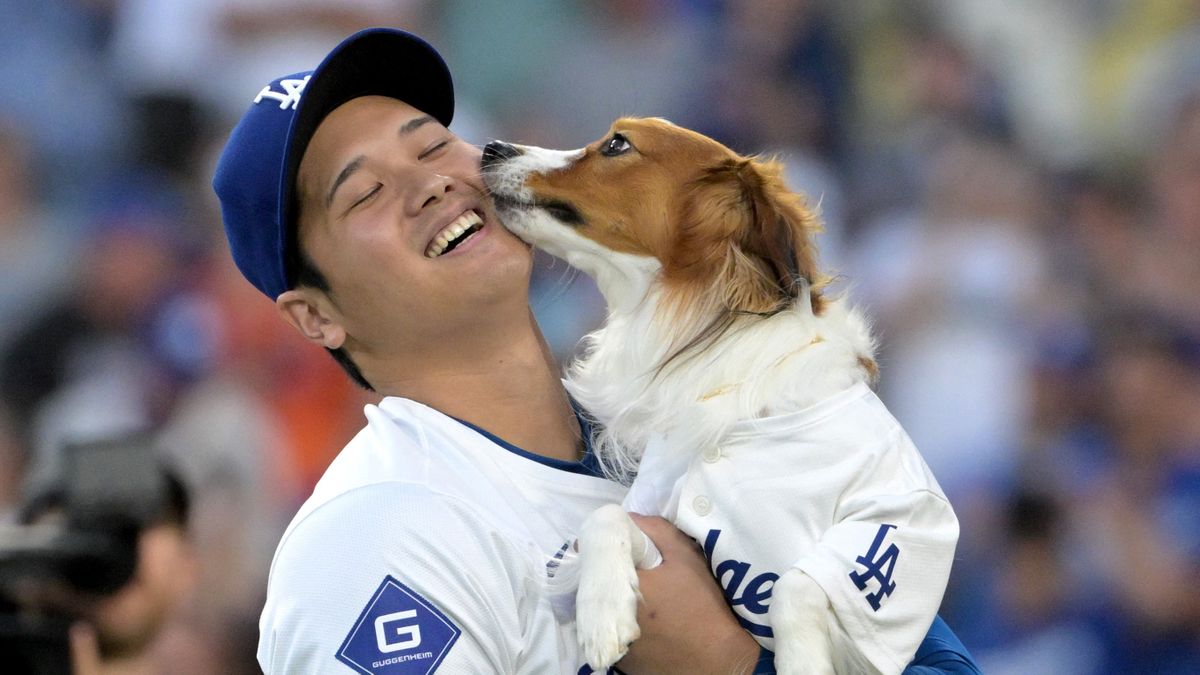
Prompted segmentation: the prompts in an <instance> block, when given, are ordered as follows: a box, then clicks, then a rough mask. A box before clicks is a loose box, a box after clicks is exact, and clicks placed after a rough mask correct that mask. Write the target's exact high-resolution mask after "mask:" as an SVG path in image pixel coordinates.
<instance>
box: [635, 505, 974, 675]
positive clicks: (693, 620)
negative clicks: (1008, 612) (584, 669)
mask: <svg viewBox="0 0 1200 675" xmlns="http://www.w3.org/2000/svg"><path fill="white" fill-rule="evenodd" d="M633 518H634V520H635V521H636V522H637V524H638V526H639V527H641V528H642V530H644V531H645V532H646V534H648V535H649V536H650V538H651V539H652V540H654V543H655V545H657V546H658V549H659V551H660V552H661V553H662V555H663V564H662V565H660V566H658V567H656V568H654V569H651V570H639V571H638V581H639V585H640V590H641V592H642V596H643V598H644V600H645V601H644V602H642V603H639V605H638V624H639V625H640V626H641V629H642V635H641V637H640V638H638V640H637V641H636V642H634V643H633V646H632V647H631V648H630V650H629V654H628V655H626V657H625V658H624V659H622V660H621V662H620V663H619V664H618V667H619V668H620V669H621V671H622V672H624V673H627V674H628V675H638V674H639V673H666V674H674V673H678V674H683V673H696V674H700V675H702V674H705V673H713V674H720V675H728V674H729V673H735V674H739V673H740V674H744V675H773V674H774V673H775V666H774V661H773V659H774V655H773V654H772V653H771V652H769V651H767V650H765V649H762V648H760V647H759V645H758V643H757V642H755V640H754V638H752V637H750V634H749V633H747V632H746V631H745V630H743V629H742V627H741V626H740V625H739V624H738V622H737V619H736V617H735V616H734V614H733V612H732V611H730V609H729V607H728V605H727V604H726V603H725V597H724V595H723V594H722V592H721V589H720V587H719V586H718V585H717V583H716V581H715V580H714V579H713V577H712V573H711V572H710V571H709V569H708V563H707V562H706V561H705V560H704V556H703V554H702V553H701V551H700V547H699V546H697V545H696V542H695V541H693V540H692V539H691V537H688V536H687V535H685V534H684V533H682V532H680V531H679V530H677V529H675V527H674V526H673V525H671V524H670V523H668V522H667V521H665V520H663V519H662V518H649V517H643V516H636V515H635V516H633ZM979 672H980V670H979V667H978V666H977V665H975V661H974V660H973V659H972V658H971V655H970V654H969V653H968V652H967V649H966V647H964V646H963V644H962V642H961V641H959V639H958V636H956V635H955V634H954V632H953V631H952V630H950V627H949V626H948V625H946V622H945V621H943V620H942V619H941V617H937V618H935V619H934V622H933V625H932V626H931V627H930V629H929V632H928V634H926V636H925V639H924V640H923V641H922V642H921V645H920V647H918V648H917V653H916V655H915V656H914V657H913V661H912V663H911V664H909V666H908V668H906V669H905V670H904V675H938V674H946V675H975V674H977V673H979Z"/></svg>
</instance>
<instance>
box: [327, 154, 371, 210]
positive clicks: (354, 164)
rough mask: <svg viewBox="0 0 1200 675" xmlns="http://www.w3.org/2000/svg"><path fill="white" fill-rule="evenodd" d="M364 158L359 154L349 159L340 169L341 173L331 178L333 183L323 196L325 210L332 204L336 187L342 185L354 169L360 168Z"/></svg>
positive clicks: (352, 173)
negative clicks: (327, 192)
mask: <svg viewBox="0 0 1200 675" xmlns="http://www.w3.org/2000/svg"><path fill="white" fill-rule="evenodd" d="M366 159H367V158H366V156H364V155H359V156H358V157H355V158H354V159H352V160H350V163H349V164H347V165H346V166H345V168H343V169H342V171H341V173H339V174H338V175H337V178H334V179H333V185H332V186H330V188H329V194H328V195H326V196H325V210H326V211H328V210H329V207H330V206H333V196H334V195H335V194H336V193H337V191H338V188H340V187H341V186H342V183H345V182H346V179H348V178H350V176H352V175H354V172H355V171H358V170H359V169H360V168H362V165H363V162H364V161H366Z"/></svg>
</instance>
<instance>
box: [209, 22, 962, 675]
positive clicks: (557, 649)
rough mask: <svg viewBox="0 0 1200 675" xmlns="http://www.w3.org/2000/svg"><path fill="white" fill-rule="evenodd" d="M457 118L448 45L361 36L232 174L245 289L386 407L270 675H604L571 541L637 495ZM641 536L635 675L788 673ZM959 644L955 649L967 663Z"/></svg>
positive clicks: (259, 102) (341, 484)
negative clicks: (594, 666)
mask: <svg viewBox="0 0 1200 675" xmlns="http://www.w3.org/2000/svg"><path fill="white" fill-rule="evenodd" d="M453 107H454V101H453V92H452V87H451V81H450V74H449V72H448V71H447V69H446V66H445V64H444V63H443V62H442V60H441V58H440V57H439V56H438V54H437V52H435V51H434V50H433V48H432V47H430V46H429V45H427V44H426V43H425V42H423V41H422V40H420V39H419V38H417V37H415V36H413V35H410V34H408V33H404V32H402V31H396V30H388V29H373V30H369V31H364V32H362V33H358V34H356V35H354V36H351V37H350V38H348V39H347V40H346V41H345V42H343V43H342V44H341V45H339V46H338V47H337V48H336V49H335V50H334V51H333V52H331V53H330V55H329V56H328V57H327V58H326V59H325V61H324V62H322V64H321V65H320V66H318V67H317V69H316V70H315V71H313V72H311V73H300V74H297V75H292V76H289V77H285V78H281V79H279V80H276V81H274V82H272V83H271V84H269V85H267V86H266V87H264V88H263V89H262V91H260V92H259V94H258V96H257V97H256V98H255V99H254V103H253V104H252V105H251V106H250V109H249V111H248V112H247V113H246V115H245V116H244V117H243V119H242V121H241V122H240V123H239V125H238V126H237V128H235V129H234V131H233V133H232V135H231V137H230V140H229V142H228V144H227V146H226V149H225V152H224V154H223V155H222V158H221V161H220V164H219V166H218V169H217V175H216V178H215V180H214V187H215V189H216V191H217V194H218V196H219V197H220V199H221V205H222V215H223V218H224V221H225V226H226V233H227V235H228V238H229V243H230V248H231V251H232V253H233V257H234V260H235V261H236V263H237V265H238V267H239V269H240V270H241V271H242V273H243V274H244V275H245V276H246V278H247V279H248V280H249V281H250V282H251V283H253V284H254V285H255V286H256V287H257V288H258V289H259V290H260V291H262V292H263V293H264V294H266V295H267V296H268V297H269V298H271V299H273V300H274V301H275V304H276V306H277V308H278V309H279V311H280V313H281V315H282V316H283V317H284V318H285V319H286V320H287V321H288V322H290V323H291V324H292V325H293V326H295V327H296V329H297V330H298V331H299V332H300V333H301V334H302V335H303V336H304V337H305V338H306V339H308V340H310V341H312V342H314V343H316V344H319V345H321V346H323V347H325V348H326V349H328V350H329V351H330V352H331V353H332V354H333V355H334V357H335V358H336V359H338V361H339V363H341V364H342V366H343V367H344V368H345V369H346V370H347V372H348V373H349V374H350V375H351V377H353V378H354V379H355V380H356V381H358V382H359V383H360V384H362V385H363V386H366V387H369V388H372V389H374V390H375V391H377V392H378V393H380V394H382V395H383V397H384V398H383V400H382V401H381V402H380V403H379V405H378V406H367V408H366V411H365V413H366V418H367V426H366V428H365V429H363V431H362V432H360V433H359V434H358V435H357V436H356V437H355V438H354V439H353V440H352V441H351V442H350V443H349V444H348V445H347V446H346V448H345V449H344V450H342V452H341V453H340V454H339V455H338V457H337V458H336V459H335V460H334V461H333V463H332V464H331V465H330V467H329V469H328V470H327V471H326V473H325V475H324V477H323V478H322V479H321V481H320V482H319V483H318V484H317V486H316V488H315V490H314V491H313V494H312V496H311V497H310V498H309V499H308V501H307V502H305V504H304V505H303V506H302V507H301V509H300V511H299V513H298V514H297V515H296V517H295V519H294V520H293V521H292V523H291V525H290V526H289V527H288V529H287V531H286V532H285V534H284V536H283V538H282V540H281V542H280V544H279V548H278V549H277V551H276V554H275V559H274V561H273V563H272V566H271V575H270V581H269V585H268V590H267V602H266V607H265V608H264V610H263V615H262V619H261V623H260V629H261V635H260V642H259V652H258V656H259V661H260V663H261V665H262V667H263V669H264V670H265V671H267V672H268V673H297V672H305V673H311V672H322V673H323V672H334V673H337V672H360V673H372V674H383V673H423V674H428V673H433V672H439V673H506V674H507V673H531V674H533V673H538V674H541V673H570V674H575V673H587V672H590V670H589V669H587V668H586V667H585V666H584V665H583V663H582V660H581V659H580V658H579V656H578V651H577V647H576V644H575V630H574V610H573V585H572V578H573V577H572V575H573V572H574V565H573V558H574V554H573V552H572V547H571V542H573V541H574V538H575V535H576V532H577V531H578V527H579V525H580V523H581V522H582V521H583V518H584V517H585V516H586V515H587V514H588V513H589V512H591V511H592V510H594V509H595V508H597V507H598V506H600V505H602V504H606V503H616V502H619V501H620V499H621V497H622V495H623V493H624V488H623V487H622V486H620V485H617V484H615V483H612V482H610V481H608V480H605V479H604V478H603V477H602V476H600V475H599V473H598V471H597V467H596V464H595V460H594V458H593V457H592V455H591V453H590V451H589V449H588V439H589V436H590V432H589V429H588V426H587V423H586V421H585V420H584V418H583V417H582V416H581V415H580V414H579V413H578V412H577V411H576V410H575V409H574V408H573V405H572V402H571V401H570V399H569V398H568V397H567V395H566V393H565V391H564V390H563V387H562V384H561V382H560V380H559V376H558V366H557V365H556V364H555V362H554V360H553V358H552V357H551V355H550V353H549V350H548V349H547V347H546V344H545V342H544V340H543V339H542V336H541V333H540V331H539V329H538V327H537V324H536V323H535V322H534V319H533V315H532V313H531V311H530V309H529V306H528V298H527V293H528V287H529V277H530V271H531V265H532V256H531V253H530V251H529V249H528V248H527V247H526V246H525V245H524V244H523V243H521V242H520V241H519V240H518V239H517V238H516V237H515V236H513V235H512V234H511V233H509V232H508V231H507V230H505V229H504V228H503V227H502V226H501V225H500V224H499V223H498V222H497V220H496V217H495V213H494V211H493V208H492V205H491V203H490V200H489V199H488V198H487V195H486V191H485V190H484V187H483V183H482V181H481V179H480V175H479V171H480V152H479V150H478V149H477V148H475V147H474V146H471V145H469V144H467V143H465V142H463V141H462V140H461V139H459V138H457V137H456V136H455V135H454V134H452V133H451V132H450V131H449V130H448V129H447V126H448V125H449V123H450V120H451V116H452V113H453ZM639 523H640V524H641V525H642V526H643V527H644V528H645V529H646V530H647V532H648V533H649V534H650V536H651V537H652V538H653V539H654V540H655V543H656V544H657V545H658V546H659V549H660V550H661V552H662V554H663V558H664V562H663V564H662V565H661V566H659V567H658V568H656V569H654V570H649V571H646V572H643V573H641V575H640V578H641V584H642V591H643V593H644V596H645V603H644V606H643V610H644V611H643V612H642V614H641V616H640V617H639V619H640V622H641V626H642V636H641V638H640V639H638V640H637V642H636V643H635V644H634V646H633V648H632V649H631V651H630V654H629V656H628V657H626V659H625V660H624V661H622V663H621V668H622V669H623V670H625V671H626V672H630V673H709V672H711V673H749V672H752V671H754V670H755V668H756V667H758V668H760V669H761V671H762V672H770V669H771V664H770V656H769V654H768V655H765V656H763V655H761V654H760V652H759V650H758V647H757V644H756V643H755V642H754V641H753V640H752V639H751V638H750V637H749V635H747V634H746V633H745V632H744V631H743V630H741V628H740V627H739V626H738V624H737V622H736V620H735V618H734V616H733V614H732V613H731V612H730V611H729V609H728V607H727V606H726V605H725V602H724V598H723V596H722V593H721V591H720V589H719V587H718V586H717V584H716V583H715V582H714V581H713V579H712V577H711V574H710V572H709V570H708V567H707V565H706V563H705V561H704V558H703V556H702V554H701V553H700V551H699V549H698V547H697V546H696V545H695V543H694V542H692V541H691V540H690V539H688V538H686V537H685V536H683V535H682V534H680V533H679V532H678V531H676V530H674V529H673V528H671V527H670V526H669V525H667V524H666V523H665V522H663V521H661V520H656V519H642V520H640V521H639ZM937 630H941V631H944V628H938V629H937ZM942 635H945V633H944V632H943V633H942ZM946 639H947V640H948V642H946V643H945V644H946V645H948V646H946V647H945V648H942V647H941V646H940V645H942V644H943V643H940V642H936V641H935V643H933V644H934V652H936V653H937V654H942V655H945V654H952V655H955V658H957V655H958V654H959V651H961V646H958V645H956V643H954V642H953V636H952V635H949V636H948V637H947V638H946ZM956 650H958V651H956ZM931 653H933V652H931ZM963 659H964V662H965V663H969V661H966V660H965V659H966V657H965V656H964V657H963Z"/></svg>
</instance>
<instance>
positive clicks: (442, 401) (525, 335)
mask: <svg viewBox="0 0 1200 675" xmlns="http://www.w3.org/2000/svg"><path fill="white" fill-rule="evenodd" d="M493 335H495V334H493ZM497 337H498V336H497ZM397 370H398V371H399V372H401V373H403V375H402V376H401V377H397V378H387V377H386V376H385V377H379V376H376V377H374V378H372V384H373V385H374V386H375V389H376V391H378V392H379V393H380V394H383V395H385V396H401V397H404V398H408V399H412V400H414V401H418V402H420V403H423V404H425V405H427V406H429V407H431V408H433V409H435V410H438V411H440V412H442V413H445V414H446V415H449V416H451V417H456V418H458V419H460V420H464V421H466V422H470V423H471V424H473V425H475V426H477V427H480V428H482V429H486V430H487V431H488V432H490V433H492V434H494V435H496V436H498V437H499V438H502V439H504V440H505V441H507V442H509V443H512V444H513V445H516V446H518V447H520V448H522V449H524V450H527V451H529V452H531V453H534V454H536V455H541V456H544V457H550V458H553V459H560V460H565V461H577V460H578V459H579V457H580V451H581V449H582V439H581V437H580V429H579V423H578V420H577V419H576V418H575V414H574V411H573V410H572V408H571V404H570V399H569V398H568V397H567V393H566V391H565V390H564V389H563V387H562V381H561V379H560V375H559V366H558V364H557V363H556V362H555V360H554V357H553V356H552V355H551V354H550V350H549V348H548V347H547V346H546V343H545V340H544V339H543V338H542V335H541V332H540V331H539V330H538V328H537V324H536V323H534V321H533V318H532V316H530V318H529V322H528V326H519V327H517V328H516V329H515V330H513V331H511V334H510V335H508V336H507V337H504V338H502V339H491V340H488V341H486V342H485V343H484V344H475V345H473V347H472V348H471V349H467V350H463V351H462V352H460V353H459V355H458V356H456V357H450V358H445V359H440V360H437V361H435V362H431V361H430V360H425V361H424V362H423V363H422V364H420V365H418V366H416V367H412V368H403V369H397Z"/></svg>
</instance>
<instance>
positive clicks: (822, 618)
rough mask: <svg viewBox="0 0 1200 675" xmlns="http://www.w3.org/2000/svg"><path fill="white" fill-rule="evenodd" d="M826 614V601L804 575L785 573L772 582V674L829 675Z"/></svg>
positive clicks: (822, 593) (827, 610) (812, 582)
mask: <svg viewBox="0 0 1200 675" xmlns="http://www.w3.org/2000/svg"><path fill="white" fill-rule="evenodd" d="M828 614H829V598H828V597H827V596H826V595H825V591H823V590H821V587H820V586H819V585H817V582H815V581H813V580H812V578H811V577H809V576H808V575H807V574H805V573H804V572H801V571H800V570H795V569H793V570H788V571H787V572H785V573H784V574H783V576H781V577H779V579H778V580H776V582H775V586H774V587H773V589H772V591H771V608H770V619H771V628H772V629H773V630H774V632H775V672H777V673H779V675H833V672H834V670H833V652H832V647H831V645H830V640H829V624H828V621H829V615H828Z"/></svg>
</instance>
